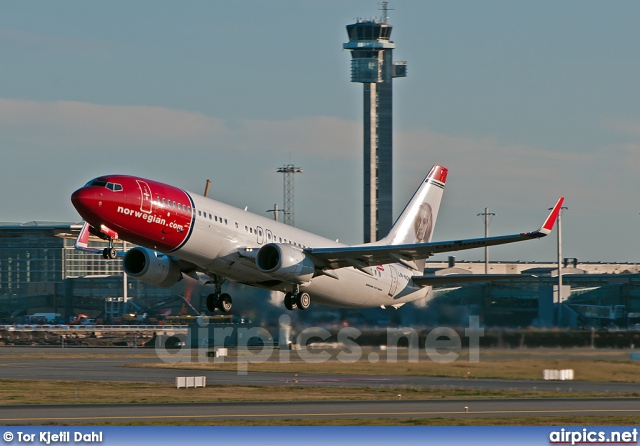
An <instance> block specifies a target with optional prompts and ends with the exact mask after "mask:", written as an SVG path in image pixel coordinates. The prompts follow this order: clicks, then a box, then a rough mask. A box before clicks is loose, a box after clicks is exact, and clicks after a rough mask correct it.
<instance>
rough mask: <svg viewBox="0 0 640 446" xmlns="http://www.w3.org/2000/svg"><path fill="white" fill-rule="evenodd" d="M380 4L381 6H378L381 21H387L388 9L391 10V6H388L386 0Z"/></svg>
mask: <svg viewBox="0 0 640 446" xmlns="http://www.w3.org/2000/svg"><path fill="white" fill-rule="evenodd" d="M380 4H381V5H382V8H380V11H382V23H387V21H388V20H389V11H393V8H389V2H388V1H386V0H384V1H383V2H381V3H380Z"/></svg>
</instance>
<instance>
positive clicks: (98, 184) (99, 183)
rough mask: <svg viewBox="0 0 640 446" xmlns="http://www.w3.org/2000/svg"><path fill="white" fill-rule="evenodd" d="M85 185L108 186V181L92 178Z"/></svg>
mask: <svg viewBox="0 0 640 446" xmlns="http://www.w3.org/2000/svg"><path fill="white" fill-rule="evenodd" d="M84 186H85V187H89V186H96V187H107V182H106V181H100V180H91V181H89V182H88V183H87V184H85V185H84Z"/></svg>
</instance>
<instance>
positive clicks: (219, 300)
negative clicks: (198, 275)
mask: <svg viewBox="0 0 640 446" xmlns="http://www.w3.org/2000/svg"><path fill="white" fill-rule="evenodd" d="M224 280H225V279H224V278H223V277H220V276H215V277H214V278H213V284H214V285H215V286H216V291H215V293H213V294H209V295H208V296H207V310H209V311H210V312H212V313H213V312H215V311H216V310H220V311H222V312H223V313H228V312H229V311H231V307H232V306H233V300H232V299H231V296H230V295H229V294H227V293H223V292H222V283H223V282H224Z"/></svg>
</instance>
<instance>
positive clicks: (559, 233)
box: [551, 206, 569, 325]
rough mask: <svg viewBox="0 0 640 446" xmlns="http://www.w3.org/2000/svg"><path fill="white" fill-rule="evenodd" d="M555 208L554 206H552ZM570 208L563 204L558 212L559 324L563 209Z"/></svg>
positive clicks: (560, 320)
mask: <svg viewBox="0 0 640 446" xmlns="http://www.w3.org/2000/svg"><path fill="white" fill-rule="evenodd" d="M551 209H553V208H551ZM563 209H564V210H568V209H569V208H568V207H566V206H562V207H561V208H560V211H559V212H558V218H557V224H558V325H562V218H561V216H562V210H563Z"/></svg>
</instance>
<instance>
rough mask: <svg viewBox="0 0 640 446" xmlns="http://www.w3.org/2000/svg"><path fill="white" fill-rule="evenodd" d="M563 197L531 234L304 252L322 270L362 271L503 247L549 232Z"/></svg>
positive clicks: (410, 264) (310, 249)
mask: <svg viewBox="0 0 640 446" xmlns="http://www.w3.org/2000/svg"><path fill="white" fill-rule="evenodd" d="M563 201H564V198H560V199H559V200H558V202H557V203H556V205H555V206H554V207H553V209H552V210H551V213H550V214H549V216H548V217H547V219H546V220H545V222H544V224H543V225H542V226H541V227H540V228H539V229H536V230H535V231H531V232H522V233H520V234H513V235H503V236H497V237H487V238H475V239H464V240H451V241H443V242H430V243H415V244H405V245H376V244H368V245H361V246H346V247H337V248H309V249H305V252H307V253H309V254H310V255H311V256H312V257H314V258H316V259H319V260H321V261H323V262H325V265H323V266H324V268H327V269H338V268H344V267H347V266H353V267H356V268H359V269H366V268H367V267H369V266H374V265H380V264H385V263H394V262H400V263H403V264H405V265H407V266H410V267H414V266H415V265H412V263H413V261H414V260H420V259H426V258H428V257H430V256H432V255H433V254H437V253H441V252H453V251H461V250H466V249H474V248H482V247H484V246H495V245H504V244H507V243H515V242H521V241H524V240H531V239H537V238H541V237H544V236H546V235H548V234H549V233H550V232H551V229H553V225H554V223H555V221H556V219H557V218H558V213H559V212H560V208H561V207H562V202H563Z"/></svg>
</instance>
